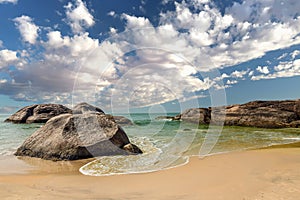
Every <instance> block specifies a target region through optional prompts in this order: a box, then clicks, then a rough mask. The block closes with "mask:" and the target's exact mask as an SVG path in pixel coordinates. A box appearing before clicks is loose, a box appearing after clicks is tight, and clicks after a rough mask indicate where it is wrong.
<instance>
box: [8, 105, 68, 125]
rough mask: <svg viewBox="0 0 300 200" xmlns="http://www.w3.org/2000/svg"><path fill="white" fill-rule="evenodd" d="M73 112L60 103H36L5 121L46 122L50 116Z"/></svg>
mask: <svg viewBox="0 0 300 200" xmlns="http://www.w3.org/2000/svg"><path fill="white" fill-rule="evenodd" d="M65 113H71V110H70V109H69V108H67V107H65V106H63V105H59V104H39V105H38V104H35V105H31V106H26V107H24V108H22V109H20V110H19V111H17V112H16V113H15V114H13V115H11V116H10V117H9V118H8V119H6V120H5V122H13V123H45V122H47V121H48V120H49V119H50V118H52V117H55V116H58V115H61V114H65Z"/></svg>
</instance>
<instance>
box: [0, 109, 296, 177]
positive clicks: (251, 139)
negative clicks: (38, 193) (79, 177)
mask: <svg viewBox="0 0 300 200" xmlns="http://www.w3.org/2000/svg"><path fill="white" fill-rule="evenodd" d="M160 115H161V114H151V115H148V114H131V115H124V116H125V117H127V118H130V119H131V120H132V121H134V122H135V125H133V126H125V127H123V128H124V130H125V132H126V133H127V135H128V136H129V138H130V140H131V142H132V143H134V144H136V145H138V146H139V147H140V148H141V149H142V150H143V152H144V153H143V154H141V155H137V156H136V155H134V156H106V157H101V158H97V159H96V160H95V161H93V162H91V163H88V164H87V165H85V166H83V167H81V169H80V171H81V173H83V174H86V175H93V176H106V175H113V174H124V173H125V174H126V173H141V172H150V171H156V170H161V169H166V168H170V167H175V166H178V165H182V164H185V163H187V162H188V159H189V157H190V156H193V155H199V152H200V149H205V150H206V151H203V152H205V154H204V155H212V154H217V153H224V152H230V151H239V150H244V149H252V148H253V149H255V148H261V147H266V146H270V145H274V144H287V143H293V142H297V141H300V129H259V128H251V127H223V128H222V127H209V126H202V127H198V126H196V125H194V124H189V123H184V122H178V121H168V120H156V119H155V118H156V117H157V116H160ZM169 115H171V116H174V115H176V113H169ZM7 117H8V115H0V156H12V155H13V153H14V152H15V151H16V149H17V148H18V147H19V146H20V145H21V144H22V142H23V141H24V140H25V139H26V138H27V137H28V136H30V135H31V134H32V133H33V132H34V131H35V130H37V129H38V128H39V127H40V126H42V124H11V123H4V122H3V121H4V120H5V119H6V118H7ZM219 131H220V134H219ZM203 144H205V145H203ZM203 147H205V148H203Z"/></svg>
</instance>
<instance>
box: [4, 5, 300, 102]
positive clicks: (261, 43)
mask: <svg viewBox="0 0 300 200" xmlns="http://www.w3.org/2000/svg"><path fill="white" fill-rule="evenodd" d="M163 2H164V3H167V2H168V1H166V0H164V1H163ZM169 3H174V5H175V8H176V9H175V11H168V12H164V13H161V15H160V22H159V25H158V26H157V27H154V26H153V24H152V23H151V22H150V20H149V19H147V18H146V17H137V16H132V15H129V14H122V16H121V17H122V18H123V19H124V20H125V21H126V25H125V27H124V28H125V31H124V32H123V33H121V32H117V31H116V30H115V29H113V28H111V29H110V32H111V33H113V34H111V37H110V38H108V39H107V40H105V41H101V42H100V41H99V40H98V39H95V38H92V37H91V36H90V35H89V34H88V33H85V29H86V28H89V27H91V26H93V25H94V23H95V20H94V17H93V16H92V15H91V14H90V12H89V10H88V9H87V7H86V4H85V3H84V2H82V1H81V0H77V1H76V2H75V3H69V4H68V5H67V6H65V8H66V15H67V20H68V23H69V25H70V26H71V29H72V31H73V33H74V34H75V35H73V36H70V35H69V36H66V35H63V34H62V33H61V32H60V31H50V32H49V33H48V34H47V39H46V41H43V42H41V44H42V45H43V47H44V49H45V52H44V54H43V55H42V56H41V57H42V61H36V62H32V63H28V64H26V65H25V66H24V68H23V69H22V71H21V72H20V73H18V74H17V75H15V77H14V81H15V82H14V83H13V84H11V86H10V87H7V88H9V89H10V90H8V89H7V90H5V91H6V92H7V93H9V94H15V98H18V99H22V98H26V96H30V95H31V97H32V98H35V99H38V98H43V100H45V101H50V100H51V101H52V100H53V101H67V99H68V98H70V95H69V96H68V95H67V94H70V93H72V89H73V86H74V88H75V89H76V91H74V95H73V97H74V99H75V100H76V99H77V100H79V99H80V100H79V101H82V98H87V101H90V102H91V101H99V102H101V103H102V104H103V105H110V101H111V97H112V98H113V101H115V102H116V103H117V104H118V105H119V106H123V105H124V104H126V103H127V102H128V101H129V104H130V105H133V106H145V105H151V104H155V103H163V102H167V101H170V100H174V99H176V98H177V99H189V98H190V97H192V96H193V95H194V94H193V93H197V92H200V91H204V90H208V89H210V88H216V89H224V88H228V87H231V86H232V84H236V83H237V81H239V80H240V79H244V78H245V76H250V77H252V80H259V79H262V78H272V77H284V76H292V75H297V73H298V71H297V70H298V68H297V66H298V64H297V62H290V63H281V64H280V65H278V66H276V67H275V68H274V70H275V72H274V73H273V74H272V73H270V71H269V68H268V67H267V66H265V67H261V68H259V69H258V71H260V72H262V73H263V74H261V75H260V76H253V75H254V71H250V70H243V69H241V70H239V71H237V70H235V71H234V72H232V73H231V74H225V73H224V74H222V75H218V77H217V78H206V79H200V78H199V77H197V76H195V74H197V73H199V72H200V73H201V72H203V71H209V70H211V69H212V68H215V69H220V68H224V67H227V66H232V65H235V64H239V63H242V62H245V61H249V60H251V59H254V58H259V57H261V56H263V55H265V53H266V52H268V51H272V50H276V49H282V48H287V47H290V46H291V45H295V44H300V36H299V32H300V17H295V16H298V15H299V14H297V13H298V12H299V9H298V8H299V7H298V8H297V7H296V6H297V5H298V4H299V3H298V1H295V0H289V1H286V3H285V4H284V5H280V4H279V3H278V1H277V0H268V1H258V0H249V1H247V2H246V1H244V2H243V3H234V4H233V6H232V7H229V8H227V9H226V10H225V13H222V12H221V11H220V10H218V8H217V7H216V6H215V5H214V4H213V3H212V2H210V1H207V0H191V1H182V2H181V3H178V2H174V1H173V2H169ZM292 4H294V6H290V5H292ZM297 9H298V11H297ZM108 15H110V16H115V15H116V14H115V12H114V11H112V12H109V13H108ZM133 55H134V56H133ZM291 56H292V55H291ZM296 56H297V55H295V57H296ZM249 71H250V72H249ZM267 71H268V74H266V72H267ZM21 74H22V75H21ZM45 74H46V75H47V76H45ZM229 78H230V79H229ZM222 79H229V80H226V83H227V85H225V86H224V85H221V84H220V83H218V82H217V81H220V80H222ZM232 79H234V80H232ZM28 81H30V83H32V87H33V88H35V93H30V95H29V94H26V92H24V90H22V89H24V88H26V89H28ZM220 82H222V81H220ZM137 83H138V84H137ZM5 84H9V83H5ZM1 89H2V88H1ZM2 91H3V90H2ZM13 91H15V92H14V93H13ZM45 91H46V92H45Z"/></svg>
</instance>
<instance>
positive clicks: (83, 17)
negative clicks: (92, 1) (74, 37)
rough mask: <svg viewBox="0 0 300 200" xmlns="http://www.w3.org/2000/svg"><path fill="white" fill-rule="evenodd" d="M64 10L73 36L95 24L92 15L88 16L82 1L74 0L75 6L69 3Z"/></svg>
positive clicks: (88, 13)
mask: <svg viewBox="0 0 300 200" xmlns="http://www.w3.org/2000/svg"><path fill="white" fill-rule="evenodd" d="M65 8H66V15H67V20H68V23H69V25H70V27H71V29H72V31H73V32H74V33H75V34H78V33H81V32H83V31H84V29H85V28H89V27H91V26H93V25H94V24H95V21H94V17H93V15H91V14H90V12H89V10H88V9H87V7H86V4H85V3H84V2H83V1H82V0H76V3H75V4H73V3H71V2H69V3H68V4H67V5H66V6H65Z"/></svg>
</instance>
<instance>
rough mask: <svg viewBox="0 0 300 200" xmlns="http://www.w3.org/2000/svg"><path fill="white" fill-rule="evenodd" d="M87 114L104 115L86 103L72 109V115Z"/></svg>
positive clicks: (98, 109)
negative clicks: (97, 113)
mask: <svg viewBox="0 0 300 200" xmlns="http://www.w3.org/2000/svg"><path fill="white" fill-rule="evenodd" d="M88 112H99V113H104V112H103V110H101V109H100V108H98V107H95V106H92V105H90V104H88V103H85V102H83V103H79V104H77V105H76V106H75V107H74V108H73V109H72V113H73V114H83V113H88Z"/></svg>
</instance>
